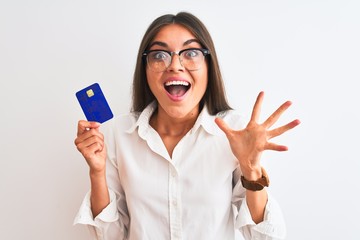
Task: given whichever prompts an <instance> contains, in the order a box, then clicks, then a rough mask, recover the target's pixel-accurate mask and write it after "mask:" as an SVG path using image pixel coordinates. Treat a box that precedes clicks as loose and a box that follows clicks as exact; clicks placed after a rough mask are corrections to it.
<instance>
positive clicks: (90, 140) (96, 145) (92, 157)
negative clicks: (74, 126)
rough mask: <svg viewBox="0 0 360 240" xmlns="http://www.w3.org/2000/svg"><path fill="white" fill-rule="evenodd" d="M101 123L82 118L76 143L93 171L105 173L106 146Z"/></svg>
mask: <svg viewBox="0 0 360 240" xmlns="http://www.w3.org/2000/svg"><path fill="white" fill-rule="evenodd" d="M99 127H100V123H97V122H88V121H84V120H80V121H79V122H78V132H77V138H76V139H75V145H76V147H77V149H78V150H79V152H80V153H81V154H82V155H83V156H84V158H85V160H86V162H87V164H88V165H89V167H90V172H91V173H105V162H106V148H105V146H104V136H103V135H102V133H100V131H99Z"/></svg>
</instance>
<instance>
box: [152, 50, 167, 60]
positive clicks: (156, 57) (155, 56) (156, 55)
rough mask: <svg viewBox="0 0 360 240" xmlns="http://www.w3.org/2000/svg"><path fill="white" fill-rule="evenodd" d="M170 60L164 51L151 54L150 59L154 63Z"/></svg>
mask: <svg viewBox="0 0 360 240" xmlns="http://www.w3.org/2000/svg"><path fill="white" fill-rule="evenodd" d="M167 58H169V54H168V53H167V52H164V51H154V52H151V53H150V59H152V60H154V61H162V60H165V59H167Z"/></svg>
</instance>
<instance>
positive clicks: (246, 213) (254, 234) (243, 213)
mask: <svg viewBox="0 0 360 240" xmlns="http://www.w3.org/2000/svg"><path fill="white" fill-rule="evenodd" d="M235 227H236V228H238V229H239V230H240V231H241V232H242V233H243V235H244V237H246V239H254V240H255V239H262V240H265V239H266V240H272V239H284V238H285V236H286V226H285V222H284V218H283V215H282V212H281V209H280V207H279V205H278V204H277V202H276V200H275V199H274V198H272V197H271V196H270V195H269V194H268V202H267V204H266V207H265V215H264V220H263V221H262V222H260V223H258V224H255V222H254V221H253V220H252V217H251V214H250V210H249V208H248V206H247V203H246V197H245V198H244V199H243V201H242V203H241V205H240V208H239V212H238V216H237V219H236V222H235Z"/></svg>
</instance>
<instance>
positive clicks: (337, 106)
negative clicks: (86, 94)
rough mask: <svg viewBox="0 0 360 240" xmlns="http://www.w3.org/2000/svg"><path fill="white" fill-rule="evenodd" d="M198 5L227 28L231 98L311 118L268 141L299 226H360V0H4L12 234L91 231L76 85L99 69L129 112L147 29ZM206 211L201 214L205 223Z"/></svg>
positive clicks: (5, 208) (225, 58) (64, 235)
mask: <svg viewBox="0 0 360 240" xmlns="http://www.w3.org/2000/svg"><path fill="white" fill-rule="evenodd" d="M181 10H185V11H189V12H192V13H194V14H195V15H197V16H198V17H199V18H200V19H201V20H202V21H203V22H204V23H205V24H206V26H207V27H208V29H209V31H210V33H211V34H212V36H213V39H214V42H215V46H216V48H217V52H218V55H219V60H220V64H221V68H222V71H223V74H224V78H225V84H226V88H227V93H228V98H229V101H230V103H231V105H232V106H233V107H234V108H236V109H238V110H239V111H241V112H243V113H244V114H247V115H249V114H250V111H251V108H252V105H253V103H254V100H255V98H256V95H257V94H258V92H259V91H261V90H264V91H265V94H266V96H265V101H264V105H263V112H262V113H263V117H264V118H265V116H268V115H269V114H270V113H271V112H272V111H274V110H275V109H276V108H277V107H278V106H279V105H280V104H281V103H283V102H284V101H286V100H292V101H293V106H291V108H290V109H289V110H288V112H286V113H285V114H284V115H283V117H282V118H281V119H280V121H279V124H284V123H286V122H288V121H290V120H292V119H295V118H299V119H300V120H301V121H302V124H301V125H300V126H299V127H297V128H296V129H294V130H293V131H291V132H289V133H287V134H286V135H284V136H281V137H279V138H277V139H276V142H278V143H282V144H285V145H288V146H289V151H288V152H285V153H270V152H268V153H266V154H264V156H263V164H264V165H265V166H266V168H267V170H268V173H269V175H270V177H271V188H270V189H269V191H271V192H272V194H273V195H274V196H275V197H276V199H277V200H278V202H279V203H280V205H281V206H282V209H283V212H284V215H285V219H286V222H287V226H288V237H287V239H291V240H303V239H316V240H317V239H327V240H329V239H333V240H335V239H347V240H349V239H354V240H355V239H360V233H359V232H358V230H356V229H359V225H360V224H359V220H358V218H359V215H360V207H359V202H360V197H359V193H358V192H359V190H360V187H359V183H360V174H359V170H360V163H359V160H360V157H359V151H358V149H359V144H360V141H359V134H360V127H359V122H360V113H359V106H358V105H359V103H360V100H359V95H358V91H359V87H358V85H359V80H360V73H359V71H360V70H359V69H360V68H359V66H360V47H359V45H360V14H359V12H360V4H359V2H358V1H356V0H353V1H341V0H338V1H331V0H329V1H326V0H323V1H321V0H302V1H300V0H296V1H280V0H279V1H270V0H266V1H265V0H261V1H260V0H259V1H224V0H223V1H219V0H217V1H211V0H210V1H209V0H207V1H205V0H198V1H190V0H182V1H165V0H164V1H161V0H151V1H145V0H144V1H119V0H111V1H96V0H71V1H70V0H61V1H60V0H52V1H46V0H32V1H25V0H11V1H6V0H2V1H1V2H0V81H1V85H0V91H1V93H0V100H1V104H0V114H1V117H0V129H1V130H0V131H1V134H0V137H1V138H0V141H1V144H0V147H1V160H0V194H1V197H0V214H1V217H0V233H1V239H11V240H23V239H37V240H49V239H51V240H64V239H69V240H75V239H76V240H78V239H88V233H87V230H86V228H84V227H81V226H75V227H74V226H72V221H73V219H74V217H75V214H76V212H77V210H78V207H79V205H80V203H81V201H82V198H83V196H84V194H85V193H86V192H87V190H88V187H89V183H88V169H87V165H86V163H85V161H84V160H83V159H82V157H81V155H80V154H79V153H78V152H77V151H76V149H75V146H74V143H73V141H74V138H75V135H76V124H77V121H78V120H79V119H82V118H84V116H83V113H82V111H81V109H80V106H79V105H78V102H77V100H76V98H75V92H76V91H77V90H79V89H81V88H83V87H85V86H87V85H90V84H92V83H93V82H99V83H100V85H101V86H102V88H103V91H104V92H105V95H106V96H107V98H108V102H109V104H110V106H111V107H112V109H113V112H114V114H115V115H118V114H123V113H127V112H128V110H129V107H130V101H131V95H130V93H131V82H132V74H133V70H134V65H135V57H136V54H137V49H138V46H139V44H140V40H141V37H142V35H143V33H144V31H145V30H146V28H147V27H148V25H149V24H150V22H151V21H152V20H153V19H154V18H155V17H158V16H159V15H162V14H164V13H177V12H178V11H181ZM199 224H200V223H199Z"/></svg>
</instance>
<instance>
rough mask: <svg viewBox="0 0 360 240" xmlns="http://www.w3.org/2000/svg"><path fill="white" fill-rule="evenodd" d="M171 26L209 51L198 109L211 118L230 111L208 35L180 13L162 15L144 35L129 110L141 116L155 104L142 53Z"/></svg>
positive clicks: (189, 16) (198, 23) (203, 27)
mask: <svg viewBox="0 0 360 240" xmlns="http://www.w3.org/2000/svg"><path fill="white" fill-rule="evenodd" d="M175 23H176V24H180V25H182V26H184V27H185V28H187V29H188V30H189V31H190V32H191V33H192V34H193V35H194V36H195V37H196V38H197V40H199V42H200V44H201V45H202V47H203V48H206V49H208V50H209V51H210V55H207V56H206V57H207V61H208V85H207V89H206V91H205V94H204V96H203V98H202V100H201V102H200V106H201V107H202V106H203V105H204V104H205V105H206V106H207V108H208V110H209V112H210V114H212V115H215V114H217V113H218V112H221V111H225V110H229V109H231V107H230V106H229V104H228V102H227V100H226V94H225V88H224V83H223V79H222V76H221V72H220V68H219V63H218V60H217V56H216V51H215V47H214V43H213V41H212V38H211V36H210V33H209V32H208V30H207V29H206V27H205V25H204V24H203V23H202V22H201V21H200V20H199V19H198V18H197V17H195V16H194V15H192V14H190V13H186V12H180V13H178V14H177V15H173V14H166V15H163V16H160V17H158V18H157V19H155V20H154V21H153V22H152V23H151V24H150V26H149V27H148V29H147V31H146V32H145V34H144V37H143V39H142V41H141V44H140V47H139V52H138V56H137V62H136V67H135V73H134V80H133V89H132V91H133V103H132V109H131V110H132V111H133V112H141V111H143V110H144V109H145V108H146V106H147V105H148V104H149V103H151V102H152V101H154V100H156V99H155V96H154V95H153V94H152V92H151V90H150V87H149V85H148V83H147V79H146V69H145V68H146V61H144V58H143V53H144V51H146V50H148V48H149V45H150V44H151V42H152V41H153V39H154V38H155V36H156V34H157V33H158V32H159V31H160V29H161V28H162V27H164V26H166V25H169V24H175Z"/></svg>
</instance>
